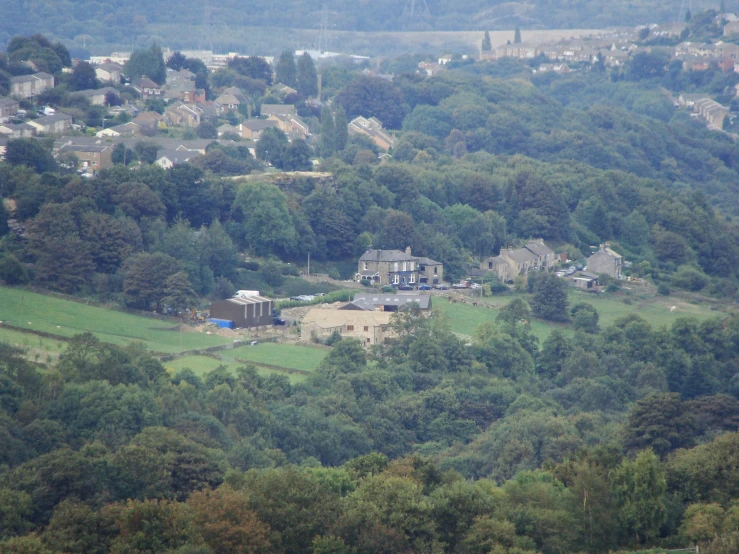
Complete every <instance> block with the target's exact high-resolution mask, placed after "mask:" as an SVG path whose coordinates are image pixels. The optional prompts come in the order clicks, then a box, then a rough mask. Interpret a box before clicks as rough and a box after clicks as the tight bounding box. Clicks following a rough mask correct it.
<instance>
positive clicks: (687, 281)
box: [671, 266, 709, 291]
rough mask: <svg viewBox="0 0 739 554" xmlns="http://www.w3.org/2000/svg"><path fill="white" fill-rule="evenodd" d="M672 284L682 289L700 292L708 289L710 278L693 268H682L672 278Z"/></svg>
mask: <svg viewBox="0 0 739 554" xmlns="http://www.w3.org/2000/svg"><path fill="white" fill-rule="evenodd" d="M671 282H672V284H673V285H675V286H676V287H679V288H681V289H686V290H692V291H699V290H703V289H704V288H706V285H708V283H709V278H708V276H707V275H706V274H705V273H703V272H702V271H699V270H697V269H695V268H693V267H689V266H681V267H680V268H679V269H678V270H677V271H676V272H675V274H674V275H673V276H672V279H671Z"/></svg>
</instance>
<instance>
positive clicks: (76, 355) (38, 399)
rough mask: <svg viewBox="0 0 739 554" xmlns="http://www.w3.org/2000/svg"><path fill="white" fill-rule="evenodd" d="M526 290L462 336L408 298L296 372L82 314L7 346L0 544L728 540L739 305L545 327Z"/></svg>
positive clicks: (288, 547)
mask: <svg viewBox="0 0 739 554" xmlns="http://www.w3.org/2000/svg"><path fill="white" fill-rule="evenodd" d="M526 310H527V306H526V304H525V302H520V301H519V302H517V303H515V304H512V305H511V306H510V307H508V308H505V309H503V310H502V311H501V315H500V317H499V318H498V321H497V322H496V323H490V324H488V325H486V326H483V327H481V328H480V329H479V331H478V333H477V335H476V337H475V338H474V340H473V341H472V344H471V345H469V346H467V345H465V344H464V343H463V342H462V341H460V340H459V339H458V338H457V337H456V336H455V335H454V334H453V333H451V332H450V331H449V329H448V324H447V323H446V322H445V320H444V318H443V317H441V316H439V315H438V314H434V315H432V316H431V317H424V316H422V315H421V314H420V313H418V312H414V311H402V312H399V313H398V314H397V315H396V316H394V319H393V323H392V326H393V330H394V331H395V332H396V333H397V335H398V340H397V341H395V342H393V343H391V344H388V345H385V346H383V347H380V348H378V349H376V350H374V351H372V352H367V351H366V350H364V349H363V348H362V347H361V346H360V344H359V343H358V342H356V341H352V340H344V341H340V342H339V343H337V345H336V346H335V347H334V348H333V349H332V351H331V352H330V353H329V355H328V356H327V357H326V359H325V360H324V362H322V364H321V366H320V367H319V369H318V371H317V372H316V374H315V375H314V376H311V377H309V378H308V379H307V381H305V382H304V383H302V384H295V385H291V384H290V383H289V381H288V380H287V378H286V377H284V376H278V375H270V376H268V377H262V376H260V375H259V374H258V373H257V372H256V370H255V368H253V367H248V366H247V367H243V368H240V369H239V370H237V371H236V372H234V373H231V372H229V371H227V370H226V369H225V368H218V369H216V370H214V371H212V372H210V373H208V374H206V375H205V376H203V377H198V376H197V375H195V374H194V373H193V372H192V371H190V370H187V369H185V370H181V371H179V372H177V373H176V374H174V375H172V374H169V373H167V372H166V371H165V369H164V368H163V367H162V365H161V363H160V362H159V361H157V360H156V359H154V358H152V357H151V356H150V355H149V354H148V353H147V352H146V351H145V350H144V349H143V348H142V347H140V346H138V345H136V344H132V345H129V346H126V347H118V346H113V345H108V344H103V343H100V342H99V341H98V340H97V339H95V338H94V337H93V336H92V335H89V334H87V335H80V336H77V337H75V338H74V339H73V340H72V341H71V343H70V344H69V346H68V348H67V350H66V351H65V352H64V353H63V355H62V356H61V358H60V360H59V362H58V363H57V364H56V365H54V366H52V367H48V368H45V369H44V370H43V371H40V370H39V369H37V368H36V367H34V365H33V364H32V363H30V362H28V361H26V360H24V358H23V357H21V352H19V351H17V350H16V349H13V348H11V347H7V346H2V347H0V390H1V391H2V394H0V408H1V409H2V412H0V439H2V445H3V448H2V449H0V464H2V465H0V498H2V499H3V501H2V502H0V514H1V515H2V517H1V518H0V522H1V523H0V537H2V538H4V539H5V542H3V543H0V549H2V550H3V551H4V552H79V553H83V552H85V553H89V552H101V553H102V552H142V553H143V552H151V553H154V552H181V553H182V552H211V551H212V552H296V553H302V552H305V553H319V552H320V553H327V552H347V553H350V552H351V553H354V552H356V553H363V552H366V553H368V554H369V553H371V552H372V553H374V552H388V553H391V552H392V553H395V552H427V551H429V549H433V550H434V551H438V552H450V553H452V552H460V553H470V552H480V553H481V554H482V553H487V552H501V553H504V552H506V553H514V552H515V553H521V552H545V553H563V554H564V553H567V552H581V551H582V552H607V551H609V550H615V549H619V548H624V549H626V548H633V547H636V546H648V545H663V546H688V545H692V544H694V543H696V542H698V543H701V550H704V551H706V552H715V553H724V552H725V553H727V554H728V553H729V552H732V548H733V549H736V546H737V539H738V538H739V535H737V532H738V531H739V529H737V527H736V519H735V517H736V513H735V512H736V508H735V502H736V499H737V498H739V491H738V490H737V489H736V486H735V483H736V481H737V477H738V476H737V474H736V472H737V469H736V468H737V467H739V460H737V459H736V450H737V440H738V439H737V436H738V435H737V433H736V430H737V425H738V424H739V419H738V418H739V400H737V396H739V381H737V376H736V371H735V367H736V364H737V362H739V360H738V359H737V352H739V345H737V344H736V340H737V338H736V337H737V336H739V332H738V330H739V321H738V320H737V319H736V318H731V319H728V320H725V321H719V320H709V321H705V322H702V323H700V322H698V321H696V320H693V319H687V318H686V319H680V320H678V321H676V322H675V323H674V324H673V325H672V327H670V328H666V329H665V328H662V329H653V328H652V327H650V325H649V324H647V323H646V322H644V321H643V320H641V319H640V318H638V317H633V316H630V317H625V318H622V319H621V320H618V321H617V322H616V324H615V325H613V326H611V327H608V328H606V329H604V330H603V331H602V332H600V333H597V332H595V333H587V334H586V333H577V334H575V335H574V336H572V337H568V336H566V335H564V334H563V333H561V332H559V331H554V332H552V333H551V334H550V335H549V337H548V338H547V339H546V340H545V341H544V342H543V343H542V344H541V345H539V344H538V343H537V340H536V339H535V338H534V337H533V336H532V335H531V333H530V330H529V328H528V326H527V325H526V324H524V323H522V322H521V316H522V315H524V316H525V315H526ZM591 330H593V329H591ZM594 330H595V331H597V329H594Z"/></svg>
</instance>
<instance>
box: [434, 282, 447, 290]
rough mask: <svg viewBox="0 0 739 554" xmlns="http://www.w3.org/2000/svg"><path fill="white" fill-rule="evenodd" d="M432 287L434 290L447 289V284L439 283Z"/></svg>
mask: <svg viewBox="0 0 739 554" xmlns="http://www.w3.org/2000/svg"><path fill="white" fill-rule="evenodd" d="M434 288H435V289H436V290H449V285H445V284H444V283H442V284H440V285H434Z"/></svg>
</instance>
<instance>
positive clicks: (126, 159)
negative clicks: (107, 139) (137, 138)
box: [110, 142, 138, 165]
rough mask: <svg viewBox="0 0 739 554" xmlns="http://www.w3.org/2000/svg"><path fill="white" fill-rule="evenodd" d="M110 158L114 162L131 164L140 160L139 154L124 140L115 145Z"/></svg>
mask: <svg viewBox="0 0 739 554" xmlns="http://www.w3.org/2000/svg"><path fill="white" fill-rule="evenodd" d="M110 158H111V161H112V162H113V163H114V164H123V165H129V164H131V163H133V162H135V161H136V160H138V154H136V151H135V150H132V149H130V148H128V147H127V146H126V145H125V144H123V143H122V142H119V143H118V144H116V145H115V146H114V147H113V151H112V152H111V154H110Z"/></svg>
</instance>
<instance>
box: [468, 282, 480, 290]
mask: <svg viewBox="0 0 739 554" xmlns="http://www.w3.org/2000/svg"><path fill="white" fill-rule="evenodd" d="M470 288H471V289H481V288H482V285H481V284H480V283H472V284H471V285H470Z"/></svg>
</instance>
